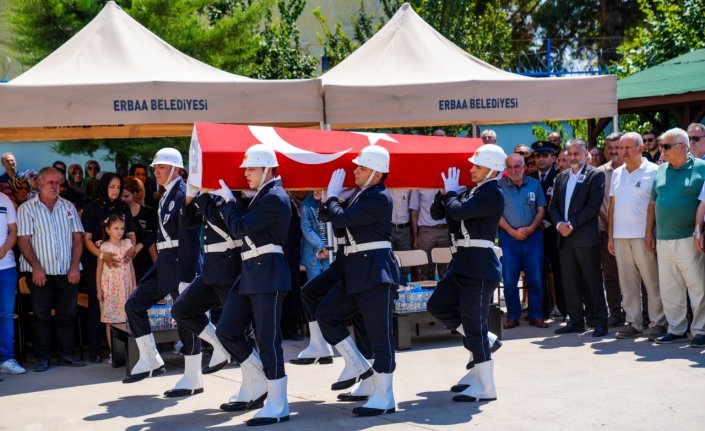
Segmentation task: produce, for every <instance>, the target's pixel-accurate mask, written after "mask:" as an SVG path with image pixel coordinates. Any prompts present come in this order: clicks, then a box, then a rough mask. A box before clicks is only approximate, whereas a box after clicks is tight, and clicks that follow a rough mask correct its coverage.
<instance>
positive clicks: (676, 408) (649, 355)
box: [0, 322, 705, 431]
mask: <svg viewBox="0 0 705 431" xmlns="http://www.w3.org/2000/svg"><path fill="white" fill-rule="evenodd" d="M555 327H556V324H555V323H554V324H552V326H551V329H537V328H533V327H529V326H527V325H526V324H525V322H522V326H521V327H519V328H516V329H513V330H510V331H505V334H504V335H505V337H504V338H505V344H504V347H503V348H502V349H501V350H499V351H498V352H497V353H496V355H495V358H496V363H495V375H496V382H497V394H498V399H497V401H493V402H488V403H479V404H466V403H454V402H452V401H451V393H450V392H449V391H448V388H449V387H450V386H451V385H452V384H454V383H455V382H456V381H457V379H458V378H460V377H461V376H462V375H463V374H464V364H465V362H466V360H467V354H466V353H465V351H464V350H463V349H462V348H461V347H459V344H460V339H459V336H455V335H451V334H449V333H448V332H447V331H443V330H441V329H439V328H434V327H430V328H422V336H421V337H415V338H414V339H413V340H412V341H413V348H412V350H408V351H404V352H399V353H398V355H397V364H398V365H397V372H396V373H395V375H394V378H395V380H394V389H395V396H396V401H397V406H398V408H397V413H394V414H389V415H384V416H381V417H373V418H357V417H354V416H353V415H352V413H351V410H352V408H353V407H354V406H355V405H357V404H356V403H342V402H338V401H336V393H335V392H332V391H330V389H329V388H330V384H331V383H332V382H333V381H335V379H336V378H337V376H338V374H339V372H340V370H341V369H342V360H341V359H340V358H337V359H336V360H335V362H334V364H333V365H316V366H293V365H292V366H288V367H287V373H288V375H289V403H290V409H291V420H290V421H289V422H286V423H282V424H278V425H271V426H269V427H267V428H268V429H276V430H279V431H284V430H314V429H315V430H335V431H346V430H366V429H371V430H385V431H386V430H469V429H480V428H484V429H505V430H512V431H516V430H532V431H534V430H588V429H600V430H666V429H677V430H679V431H680V430H703V429H705V350H700V349H692V348H689V347H687V345H686V344H678V345H669V346H656V345H652V344H651V343H649V342H648V341H647V340H646V339H645V338H640V339H637V340H615V339H614V338H613V335H612V333H613V331H611V332H612V333H611V334H610V336H608V337H605V338H603V339H593V338H592V337H590V335H589V333H586V334H580V335H576V334H570V335H563V336H555V335H553V329H555ZM304 344H305V343H304V342H286V343H285V354H286V357H287V359H288V358H291V357H294V356H295V355H296V353H297V352H298V350H299V349H300V348H301V347H302V346H303V345H304ZM164 356H165V359H166V361H167V366H168V369H169V370H170V372H169V373H168V374H167V375H166V376H162V377H158V378H155V379H148V380H145V381H143V382H140V383H136V384H131V385H123V384H121V383H120V379H121V378H122V376H123V375H124V368H119V369H113V368H111V367H110V366H108V365H107V364H105V363H103V364H96V365H88V366H86V367H84V368H77V369H71V368H64V367H52V368H51V369H50V370H49V371H48V372H45V373H33V372H31V371H28V372H27V374H25V375H19V376H11V375H2V376H0V377H2V378H4V380H5V381H4V382H2V383H0V429H1V430H13V431H14V430H25V429H26V430H79V429H80V430H93V429H95V430H131V431H137V430H169V431H177V430H200V429H243V428H245V426H244V421H245V420H246V419H249V418H251V417H252V416H253V414H254V413H253V412H248V413H245V414H239V415H238V414H232V413H225V412H221V411H220V410H219V409H218V406H219V405H220V403H221V402H224V401H225V400H227V398H228V397H229V396H230V395H231V393H232V392H234V391H235V389H236V388H237V385H238V384H239V382H240V381H241V373H240V369H239V368H237V367H234V366H230V367H227V368H226V369H224V370H222V371H220V372H218V373H216V374H214V375H208V376H205V378H204V383H205V389H206V390H205V392H204V393H203V394H200V395H196V396H193V397H190V398H182V399H165V398H163V397H162V396H161V394H162V392H163V391H164V390H167V389H169V388H171V386H172V385H173V383H174V382H175V381H176V380H177V379H178V376H179V369H180V367H182V364H183V361H182V359H181V358H180V357H178V356H175V355H171V354H165V355H164ZM28 365H29V366H31V365H32V364H31V363H30V364H28Z"/></svg>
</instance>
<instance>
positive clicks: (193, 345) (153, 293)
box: [122, 148, 203, 397]
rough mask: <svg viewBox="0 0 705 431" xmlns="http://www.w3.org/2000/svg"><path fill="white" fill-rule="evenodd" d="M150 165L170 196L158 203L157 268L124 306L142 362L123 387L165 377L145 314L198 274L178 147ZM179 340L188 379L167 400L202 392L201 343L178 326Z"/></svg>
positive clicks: (164, 151)
mask: <svg viewBox="0 0 705 431" xmlns="http://www.w3.org/2000/svg"><path fill="white" fill-rule="evenodd" d="M151 166H152V167H153V168H154V176H155V178H156V179H157V182H158V183H159V184H160V185H161V186H163V187H164V188H165V189H166V191H165V192H164V194H163V195H162V198H161V199H160V201H159V206H158V207H157V209H158V215H159V223H158V226H159V229H157V250H158V255H157V263H156V265H155V267H153V268H156V270H154V269H152V270H151V271H150V272H148V273H147V275H145V277H144V278H143V279H142V280H140V281H139V283H138V285H137V288H136V289H135V291H134V292H133V293H132V295H131V296H130V297H129V298H128V300H127V302H126V303H125V313H126V314H127V323H128V324H129V325H130V330H132V333H133V334H134V336H135V341H136V342H137V347H138V349H139V353H140V357H139V360H138V361H137V363H136V364H135V366H134V367H133V368H132V371H131V375H130V376H128V377H125V378H124V379H123V380H122V382H123V383H134V382H138V381H140V380H142V379H144V378H146V377H153V376H156V375H159V374H163V373H164V372H165V369H164V360H162V358H161V356H160V355H159V351H158V350H157V344H156V342H155V341H154V335H153V334H152V329H151V327H150V325H149V318H148V317H147V310H148V309H149V308H150V307H151V306H152V305H154V304H156V303H157V302H158V301H160V300H161V299H162V298H164V297H165V296H167V295H169V294H170V295H171V296H172V298H174V299H176V298H178V296H179V293H180V292H181V291H183V290H184V289H185V288H186V287H187V286H188V285H189V283H190V282H191V281H192V280H193V279H194V277H195V275H196V272H197V261H198V238H197V237H196V233H197V231H195V230H193V229H186V228H184V227H183V226H181V220H180V214H179V213H180V211H181V206H182V205H183V201H184V196H185V195H186V184H185V183H184V182H183V180H182V179H181V177H180V176H179V169H180V168H183V166H184V165H183V162H182V159H181V153H179V151H178V150H176V149H175V148H162V149H161V150H159V151H157V154H156V155H155V156H154V161H153V162H152V164H151ZM178 330H179V338H181V342H182V343H183V344H184V352H185V354H184V363H185V367H184V375H183V377H182V378H181V379H180V380H179V381H178V382H177V383H176V385H175V386H174V388H173V389H171V390H169V391H166V392H165V393H164V395H166V396H167V397H179V396H186V395H193V394H197V393H200V392H203V383H202V382H201V381H200V371H201V342H200V339H199V338H198V337H197V336H196V335H195V334H193V333H191V332H190V331H188V330H186V328H184V327H181V326H179V328H178Z"/></svg>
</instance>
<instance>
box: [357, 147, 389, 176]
mask: <svg viewBox="0 0 705 431" xmlns="http://www.w3.org/2000/svg"><path fill="white" fill-rule="evenodd" d="M353 163H355V164H357V165H359V166H364V167H366V168H369V169H372V170H373V171H377V172H381V173H383V174H386V173H389V151H387V149H386V148H384V147H380V146H379V145H368V146H367V147H365V148H363V149H362V151H361V152H360V154H359V155H358V156H357V157H355V158H354V159H353Z"/></svg>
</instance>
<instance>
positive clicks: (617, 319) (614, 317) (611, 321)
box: [607, 313, 624, 328]
mask: <svg viewBox="0 0 705 431" xmlns="http://www.w3.org/2000/svg"><path fill="white" fill-rule="evenodd" d="M618 326H624V317H622V315H621V314H619V313H615V314H611V315H610V317H608V318H607V327H608V328H616V327H618Z"/></svg>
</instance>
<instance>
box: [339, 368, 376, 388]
mask: <svg viewBox="0 0 705 431" xmlns="http://www.w3.org/2000/svg"><path fill="white" fill-rule="evenodd" d="M373 373H374V372H373V371H372V367H370V369H369V370H367V371H365V372H364V373H362V374H360V375H359V376H357V377H353V378H352V379H348V380H343V381H342V382H335V383H333V384H332V385H331V386H330V390H331V391H342V390H343V389H347V388H349V387H351V386H352V385H354V384H355V383H357V382H359V381H362V380H365V379H366V378H368V377H372V374H373Z"/></svg>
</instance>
